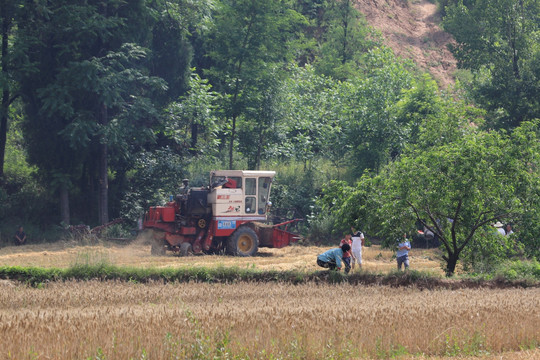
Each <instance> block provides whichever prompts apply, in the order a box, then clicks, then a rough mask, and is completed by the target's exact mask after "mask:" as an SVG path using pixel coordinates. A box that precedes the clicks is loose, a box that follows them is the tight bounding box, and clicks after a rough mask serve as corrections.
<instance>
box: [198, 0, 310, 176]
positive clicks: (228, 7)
mask: <svg viewBox="0 0 540 360" xmlns="http://www.w3.org/2000/svg"><path fill="white" fill-rule="evenodd" d="M219 5H220V6H219V8H218V11H217V12H216V15H215V28H214V33H213V35H212V40H211V42H212V45H211V51H210V53H209V54H210V57H211V58H212V60H213V62H214V66H213V67H212V68H211V69H209V70H208V74H209V75H210V76H211V77H212V78H214V79H216V80H215V81H216V89H217V91H219V92H220V93H222V94H223V95H226V99H228V101H227V103H226V109H225V113H226V118H227V119H228V120H229V121H230V126H229V129H230V134H229V168H231V169H232V168H233V166H234V162H233V151H234V144H235V139H236V132H237V121H238V118H239V117H240V116H241V115H243V114H244V111H245V109H246V94H245V91H247V90H248V89H250V86H251V85H252V84H253V82H254V81H256V80H257V79H258V78H260V75H259V71H260V69H261V68H264V66H265V64H272V63H280V62H285V63H286V62H288V60H290V59H291V56H292V49H291V47H290V44H291V42H292V41H293V40H294V39H295V36H296V35H295V33H296V32H297V27H298V26H299V24H301V23H302V22H303V21H304V19H303V17H302V16H301V15H299V14H298V13H296V12H295V11H294V10H292V9H291V7H290V6H289V4H288V3H287V2H284V1H279V0H254V1H253V0H235V1H233V0H223V1H221V3H220V4H219Z"/></svg>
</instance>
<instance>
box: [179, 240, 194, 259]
mask: <svg viewBox="0 0 540 360" xmlns="http://www.w3.org/2000/svg"><path fill="white" fill-rule="evenodd" d="M180 255H181V256H190V255H193V247H192V246H191V244H190V243H188V242H183V243H182V244H180Z"/></svg>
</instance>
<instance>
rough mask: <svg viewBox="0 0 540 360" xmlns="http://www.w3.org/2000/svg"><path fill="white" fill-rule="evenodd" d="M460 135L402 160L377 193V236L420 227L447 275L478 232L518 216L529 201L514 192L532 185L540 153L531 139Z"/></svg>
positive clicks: (465, 131) (466, 130) (470, 131)
mask: <svg viewBox="0 0 540 360" xmlns="http://www.w3.org/2000/svg"><path fill="white" fill-rule="evenodd" d="M462 131H463V134H462V136H461V137H460V138H458V139H456V140H455V141H452V142H449V143H446V144H442V145H438V146H437V145H436V146H433V147H432V148H429V149H420V148H416V149H413V150H411V151H410V152H407V153H405V154H403V155H402V156H401V157H400V158H399V159H397V160H396V161H395V162H393V163H392V164H390V165H389V166H388V167H387V168H386V169H385V171H384V172H383V173H381V175H380V176H381V177H382V183H381V184H382V187H380V188H379V189H378V191H379V194H382V197H381V208H380V210H379V217H380V222H381V223H382V227H381V232H380V233H381V234H382V233H385V234H386V236H394V237H395V236H397V234H399V233H400V232H401V233H402V232H404V231H406V230H407V229H408V228H409V227H408V226H407V225H405V224H414V223H415V221H419V222H420V223H421V224H422V225H423V226H426V227H427V228H428V229H429V230H431V231H432V232H433V233H434V234H436V235H437V236H438V238H439V240H440V241H441V243H442V247H443V250H444V253H445V255H443V259H444V261H445V262H446V273H447V274H448V275H451V274H453V273H454V271H455V269H456V264H457V261H458V260H459V258H460V255H461V253H462V252H463V251H464V249H465V248H467V247H468V246H470V244H471V243H473V242H474V239H475V237H476V236H479V234H480V233H481V232H482V231H481V230H482V229H485V228H486V227H488V226H489V225H490V224H492V223H494V222H496V221H503V222H504V221H505V219H512V218H516V217H517V216H518V214H520V213H522V210H523V206H524V204H525V203H526V202H527V199H525V198H524V197H522V196H520V195H522V194H523V193H522V192H516V189H518V188H527V187H528V185H530V184H531V183H530V181H527V179H528V178H529V173H530V172H531V171H533V172H536V171H537V169H536V166H537V164H538V162H537V161H538V160H537V159H536V155H535V154H533V153H531V148H532V149H536V151H538V141H537V139H536V136H535V135H531V136H529V137H528V141H526V142H523V141H521V140H520V139H518V138H517V137H516V136H513V135H507V134H505V133H498V132H481V131H475V130H474V129H473V128H471V127H468V128H467V127H464V128H462ZM532 134H534V133H532ZM533 151H535V150H533Z"/></svg>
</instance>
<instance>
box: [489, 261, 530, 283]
mask: <svg viewBox="0 0 540 360" xmlns="http://www.w3.org/2000/svg"><path fill="white" fill-rule="evenodd" d="M496 275H497V276H502V277H504V278H505V279H508V280H540V262H538V260H536V259H533V260H530V261H523V260H513V261H508V262H505V263H503V264H501V265H500V266H499V267H498V268H497V270H496Z"/></svg>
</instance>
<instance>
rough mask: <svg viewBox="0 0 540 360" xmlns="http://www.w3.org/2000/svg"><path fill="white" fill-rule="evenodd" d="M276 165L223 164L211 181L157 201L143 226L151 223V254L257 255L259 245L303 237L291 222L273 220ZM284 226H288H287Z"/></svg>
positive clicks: (281, 244)
mask: <svg viewBox="0 0 540 360" xmlns="http://www.w3.org/2000/svg"><path fill="white" fill-rule="evenodd" d="M275 174H276V173H275V171H248V170H219V171H212V172H211V173H210V186H207V187H201V188H190V187H189V184H188V181H187V180H184V181H183V183H184V184H183V188H182V189H181V190H180V194H178V195H176V198H172V199H171V201H169V202H168V203H167V204H166V205H165V206H153V207H151V208H150V209H149V210H148V212H147V213H146V215H145V218H144V222H143V228H144V229H151V230H152V231H151V233H152V237H153V242H152V254H154V255H163V254H165V252H166V250H170V251H174V252H178V253H180V255H184V256H185V255H189V254H199V253H219V252H221V251H223V250H225V252H226V253H227V254H230V255H236V256H253V255H255V254H256V253H257V250H258V249H259V247H274V248H281V247H284V246H287V245H289V244H290V243H292V242H295V241H297V240H298V239H299V236H298V235H295V234H293V233H291V232H288V231H287V226H288V225H289V224H291V223H293V222H296V221H299V219H295V220H290V221H287V222H284V223H281V224H277V225H268V224H266V221H267V211H268V209H269V207H270V206H269V205H270V202H269V196H270V186H271V185H272V180H273V178H274V176H275ZM281 227H285V228H284V229H282V228H281Z"/></svg>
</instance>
